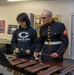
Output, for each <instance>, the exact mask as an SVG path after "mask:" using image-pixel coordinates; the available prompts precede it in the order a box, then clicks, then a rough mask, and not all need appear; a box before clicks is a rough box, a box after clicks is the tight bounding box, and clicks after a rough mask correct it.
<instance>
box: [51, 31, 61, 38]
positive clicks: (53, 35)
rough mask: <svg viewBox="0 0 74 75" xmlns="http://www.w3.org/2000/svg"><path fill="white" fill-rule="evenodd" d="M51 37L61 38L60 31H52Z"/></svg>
mask: <svg viewBox="0 0 74 75" xmlns="http://www.w3.org/2000/svg"><path fill="white" fill-rule="evenodd" d="M51 38H54V39H57V38H60V32H59V31H58V32H53V33H52V32H51Z"/></svg>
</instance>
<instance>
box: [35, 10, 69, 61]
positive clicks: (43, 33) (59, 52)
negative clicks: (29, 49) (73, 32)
mask: <svg viewBox="0 0 74 75" xmlns="http://www.w3.org/2000/svg"><path fill="white" fill-rule="evenodd" d="M41 18H42V21H43V24H44V25H43V26H41V27H40V37H39V40H38V46H37V49H36V51H35V52H34V57H35V58H36V57H37V56H38V55H39V52H41V60H42V61H46V62H50V61H51V62H63V54H64V52H65V51H66V49H67V47H68V42H69V41H68V34H67V29H66V27H65V25H64V24H63V23H61V22H55V21H54V20H53V19H52V12H51V11H50V10H44V11H43V12H42V14H41Z"/></svg>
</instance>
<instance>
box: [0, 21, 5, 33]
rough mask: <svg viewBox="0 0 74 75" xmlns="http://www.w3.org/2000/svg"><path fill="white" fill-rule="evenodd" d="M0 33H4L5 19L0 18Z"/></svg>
mask: <svg viewBox="0 0 74 75" xmlns="http://www.w3.org/2000/svg"><path fill="white" fill-rule="evenodd" d="M0 33H5V20H0Z"/></svg>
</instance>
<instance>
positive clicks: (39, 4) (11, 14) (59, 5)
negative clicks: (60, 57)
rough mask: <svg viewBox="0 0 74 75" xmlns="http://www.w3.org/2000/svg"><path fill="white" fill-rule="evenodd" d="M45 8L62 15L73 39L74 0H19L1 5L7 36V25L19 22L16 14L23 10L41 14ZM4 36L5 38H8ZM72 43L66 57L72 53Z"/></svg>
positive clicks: (0, 9) (1, 14) (0, 14)
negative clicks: (20, 0) (32, 0)
mask: <svg viewBox="0 0 74 75" xmlns="http://www.w3.org/2000/svg"><path fill="white" fill-rule="evenodd" d="M44 9H50V10H51V11H52V12H53V14H54V15H62V17H61V21H62V22H63V23H64V24H65V25H66V27H67V30H68V34H69V40H70V39H71V36H70V35H71V29H70V28H71V14H73V13H74V1H73V0H70V1H64V2H63V1H61V0H60V1H35V2H18V3H10V4H4V5H0V20H2V19H3V20H5V24H6V31H5V34H1V33H0V35H6V37H7V26H8V24H17V22H16V16H17V14H19V13H21V12H26V13H33V14H34V15H40V14H41V12H42V11H43V10H44ZM6 37H4V38H6ZM70 43H71V41H70V42H69V49H68V50H67V52H66V55H65V57H68V55H69V54H70Z"/></svg>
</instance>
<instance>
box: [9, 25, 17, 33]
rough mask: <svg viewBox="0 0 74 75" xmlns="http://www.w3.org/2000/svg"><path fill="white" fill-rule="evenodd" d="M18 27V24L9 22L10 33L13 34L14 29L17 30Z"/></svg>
mask: <svg viewBox="0 0 74 75" xmlns="http://www.w3.org/2000/svg"><path fill="white" fill-rule="evenodd" d="M17 28H18V26H17V25H11V24H9V25H8V34H13V33H14V31H15V30H16V29H17Z"/></svg>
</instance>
